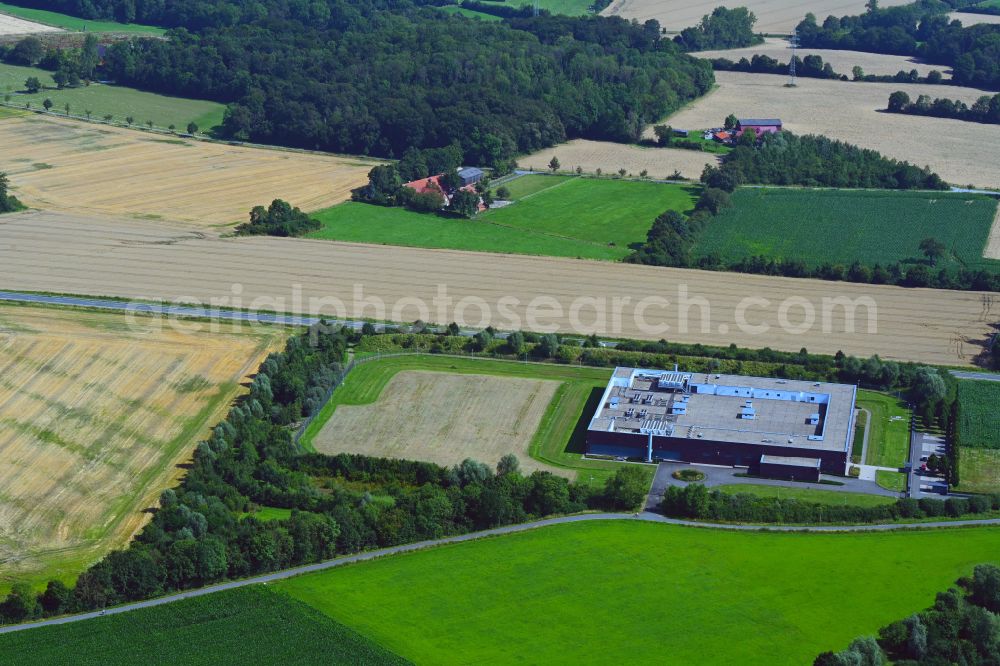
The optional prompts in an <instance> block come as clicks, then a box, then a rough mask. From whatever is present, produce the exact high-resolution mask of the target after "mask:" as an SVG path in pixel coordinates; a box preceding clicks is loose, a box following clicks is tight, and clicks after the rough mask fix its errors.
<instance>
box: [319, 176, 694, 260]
mask: <svg viewBox="0 0 1000 666" xmlns="http://www.w3.org/2000/svg"><path fill="white" fill-rule="evenodd" d="M505 187H507V188H508V189H509V190H510V191H511V198H512V199H513V200H514V201H515V203H513V204H511V205H510V206H507V207H504V208H497V209H494V210H490V211H487V212H485V213H482V214H480V215H479V216H477V217H476V218H475V219H472V220H466V219H459V218H454V217H448V216H444V215H435V214H430V213H415V212H413V211H409V210H405V209H403V208H388V207H384V206H372V205H369V204H361V203H355V202H347V203H343V204H340V205H338V206H334V207H332V208H327V209H326V210H322V211H319V212H318V213H315V214H314V215H313V217H315V218H316V219H317V220H319V221H320V222H322V223H323V228H322V229H320V230H319V231H316V232H314V233H312V234H310V237H311V238H323V239H327V240H338V241H349V242H356V243H379V244H384V245H402V246H407V247H428V248H444V249H451V250H471V251H476V252H503V253H512V254H533V255H545V256H556V257H575V258H582V259H602V260H605V261H616V260H619V259H622V258H624V257H625V256H627V255H628V254H630V253H631V251H632V249H634V248H635V247H637V246H638V245H639V244H641V243H642V242H643V241H645V239H646V232H647V231H649V228H650V227H651V226H652V225H653V220H655V219H656V217H657V216H658V215H660V214H661V213H663V212H664V211H666V210H669V209H676V210H681V211H687V210H690V209H691V208H693V207H694V200H695V197H696V195H697V190H696V188H694V187H692V186H687V185H684V186H681V185H665V184H662V183H651V182H641V181H627V180H610V179H608V180H598V179H592V178H580V177H576V176H541V175H531V176H522V177H520V178H516V179H514V180H513V181H511V182H509V183H506V184H505Z"/></svg>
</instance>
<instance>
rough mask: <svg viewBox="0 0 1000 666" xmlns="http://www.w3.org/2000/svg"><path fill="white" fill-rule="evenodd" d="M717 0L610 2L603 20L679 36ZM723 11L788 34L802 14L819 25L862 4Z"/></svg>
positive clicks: (772, 0) (821, 0)
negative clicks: (655, 25)
mask: <svg viewBox="0 0 1000 666" xmlns="http://www.w3.org/2000/svg"><path fill="white" fill-rule="evenodd" d="M908 3H909V0H881V1H880V2H879V6H880V7H890V6H894V5H905V4H908ZM720 4H722V3H720V2H719V1H718V0H695V1H694V2H692V1H691V0H613V2H612V3H611V5H609V6H608V7H607V8H606V9H605V10H604V11H602V12H601V14H602V15H604V16H621V17H622V18H626V19H636V20H638V21H639V22H640V23H641V22H643V21H646V20H648V19H656V20H657V21H659V22H660V27H662V28H665V29H666V30H667V31H668V32H680V31H681V30H683V29H684V28H689V27H691V26H693V25H697V24H698V23H699V22H700V21H701V17H702V16H704V15H705V14H711V13H712V10H713V9H715V8H716V7H718V6H719V5H720ZM726 6H727V7H737V6H739V7H746V8H747V9H749V10H750V11H752V12H753V13H754V15H756V16H757V23H756V25H755V26H754V30H755V31H756V32H763V33H781V34H791V32H792V30H794V29H795V26H797V25H798V24H799V23H801V22H802V19H804V18H805V17H806V14H807V13H809V12H812V13H813V14H815V15H816V17H817V19H818V20H819V22H820V23H822V22H823V19H824V18H826V17H827V16H829V15H830V14H833V15H834V16H844V15H848V14H850V15H854V14H863V13H864V12H865V0H741V1H740V2H739V3H732V4H731V5H729V4H727V5H726Z"/></svg>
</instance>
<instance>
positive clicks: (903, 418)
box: [857, 390, 910, 467]
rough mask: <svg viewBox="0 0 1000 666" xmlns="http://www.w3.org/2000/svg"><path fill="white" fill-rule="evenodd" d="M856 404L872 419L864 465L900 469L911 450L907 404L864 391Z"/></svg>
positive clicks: (893, 398)
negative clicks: (866, 411)
mask: <svg viewBox="0 0 1000 666" xmlns="http://www.w3.org/2000/svg"><path fill="white" fill-rule="evenodd" d="M857 403H858V407H863V408H865V409H867V410H868V411H870V412H871V415H872V421H871V425H870V426H869V428H870V430H871V434H870V435H869V436H868V457H867V459H866V460H865V464H867V465H878V466H880V467H902V466H903V465H904V464H905V463H906V457H907V455H908V453H909V450H910V410H909V409H907V407H906V403H904V402H902V401H901V400H899V398H896V397H895V396H891V395H886V394H885V393H878V392H876V391H865V390H859V391H858V401H857ZM894 417H895V420H893V419H894Z"/></svg>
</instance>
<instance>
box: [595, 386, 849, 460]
mask: <svg viewBox="0 0 1000 666" xmlns="http://www.w3.org/2000/svg"><path fill="white" fill-rule="evenodd" d="M855 395H856V387H854V386H852V385H847V384H831V383H826V382H807V381H799V380H793V379H779V378H769V377H749V376H743V375H721V374H714V373H713V374H706V373H686V372H678V371H676V370H652V369H644V368H622V367H619V368H615V371H614V372H613V373H612V376H611V380H610V381H609V383H608V386H607V388H606V389H605V392H604V396H603V398H602V400H601V404H600V406H599V407H598V409H597V411H596V412H595V414H594V417H593V419H592V420H591V423H590V427H589V429H590V430H592V431H609V432H625V433H634V434H636V435H642V436H646V435H649V434H652V435H654V436H663V437H675V438H683V439H695V440H697V439H702V440H707V441H717V442H733V443H742V444H759V445H774V446H786V447H794V448H801V449H809V450H814V451H844V450H846V449H847V447H848V446H849V440H850V439H851V438H849V437H848V434H849V431H850V428H851V426H852V424H853V417H854V401H855Z"/></svg>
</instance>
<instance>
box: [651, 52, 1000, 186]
mask: <svg viewBox="0 0 1000 666" xmlns="http://www.w3.org/2000/svg"><path fill="white" fill-rule="evenodd" d="M715 78H716V81H717V82H718V84H719V85H718V88H717V89H716V90H714V91H713V92H710V93H709V94H708V95H705V96H704V97H702V98H700V99H698V100H696V101H694V102H692V103H691V104H689V105H688V106H687V107H685V108H684V109H682V110H681V111H679V112H677V113H675V114H674V115H672V116H670V118H668V119H667V120H666V121H665V122H667V123H669V124H671V125H673V126H674V127H685V128H701V127H715V126H718V125H720V124H721V123H722V121H723V119H725V117H726V116H727V115H729V114H730V113H734V114H736V115H737V116H740V117H744V118H747V117H749V118H781V120H782V122H783V123H784V126H785V129H788V130H790V131H792V132H795V133H796V134H824V135H826V136H828V137H830V138H831V139H840V140H842V141H847V142H848V143H853V144H856V145H858V146H861V147H862V148H872V149H875V150H878V151H879V152H881V153H882V154H884V155H886V156H888V157H893V158H896V159H899V160H907V161H909V162H912V163H914V164H917V165H919V166H930V167H931V169H933V170H934V171H936V172H937V173H938V174H939V175H940V176H941V177H942V178H944V179H945V180H947V181H948V182H950V183H955V184H958V185H966V184H973V185H976V186H978V187H1000V159H997V155H1000V125H984V124H982V123H970V122H964V121H961V120H950V119H946V118H926V117H921V116H909V115H901V114H894V113H882V112H880V111H879V110H880V109H884V108H885V107H886V104H887V102H888V100H889V95H890V94H892V93H893V92H895V91H896V90H902V91H904V92H906V93H907V94H908V95H909V96H910V98H911V99H916V98H917V97H918V96H919V95H930V96H931V97H932V98H933V97H940V96H945V97H949V98H951V99H960V100H962V101H964V102H966V103H967V104H971V103H972V102H974V101H976V99H978V98H979V97H980V96H982V95H984V94H987V93H984V92H983V91H981V90H976V89H974V88H963V87H959V86H935V85H919V84H901V83H854V82H851V81H828V80H823V79H799V84H798V87H797V88H785V87H784V84H785V83H786V82H787V80H788V79H787V77H785V76H779V75H776V74H745V73H741V72H716V73H715Z"/></svg>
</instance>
